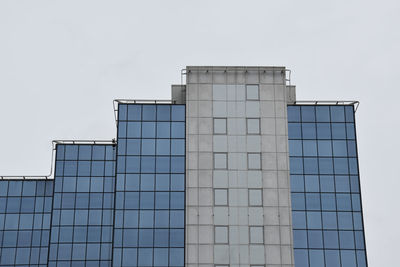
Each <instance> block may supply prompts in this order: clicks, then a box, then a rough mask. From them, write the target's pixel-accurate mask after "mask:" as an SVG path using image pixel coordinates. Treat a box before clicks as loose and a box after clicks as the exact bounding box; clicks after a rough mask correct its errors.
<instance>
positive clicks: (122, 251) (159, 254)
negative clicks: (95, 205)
mask: <svg viewBox="0 0 400 267" xmlns="http://www.w3.org/2000/svg"><path fill="white" fill-rule="evenodd" d="M120 108H121V105H120ZM123 109H126V110H127V111H128V116H127V117H125V116H124V117H120V118H119V121H118V136H119V139H118V143H119V145H118V152H117V155H118V156H117V183H116V196H115V200H116V202H115V225H114V227H115V228H114V249H113V266H183V265H184V205H185V191H184V190H185V177H184V175H185V106H184V105H148V104H143V105H137V104H129V105H126V107H125V108H123Z"/></svg>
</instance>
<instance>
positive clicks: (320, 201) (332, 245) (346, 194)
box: [288, 105, 366, 267]
mask: <svg viewBox="0 0 400 267" xmlns="http://www.w3.org/2000/svg"><path fill="white" fill-rule="evenodd" d="M288 135H289V151H290V152H289V154H290V180H291V194H292V196H291V197H292V218H293V239H294V255H295V266H296V267H304V266H311V267H321V266H327V267H340V266H342V267H365V266H366V254H365V244H364V231H363V219H362V210H361V200H360V186H359V176H358V161H357V145H356V135H355V124H354V107H353V106H351V105H350V106H346V105H331V106H328V105H327V106H324V105H316V106H310V105H294V106H288Z"/></svg>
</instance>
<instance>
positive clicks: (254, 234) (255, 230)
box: [250, 226, 264, 244]
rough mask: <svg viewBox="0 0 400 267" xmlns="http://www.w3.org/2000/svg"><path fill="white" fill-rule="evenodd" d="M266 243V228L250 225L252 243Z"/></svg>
mask: <svg viewBox="0 0 400 267" xmlns="http://www.w3.org/2000/svg"><path fill="white" fill-rule="evenodd" d="M263 243H264V228H263V227H262V226H250V244H263Z"/></svg>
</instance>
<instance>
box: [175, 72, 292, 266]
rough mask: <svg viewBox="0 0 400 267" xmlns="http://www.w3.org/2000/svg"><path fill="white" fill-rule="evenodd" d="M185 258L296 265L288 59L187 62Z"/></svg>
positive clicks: (201, 262)
mask: <svg viewBox="0 0 400 267" xmlns="http://www.w3.org/2000/svg"><path fill="white" fill-rule="evenodd" d="M186 72H187V74H186V75H187V77H186V78H187V79H186V90H184V89H183V88H182V87H175V88H176V89H175V91H174V92H173V94H172V96H173V100H174V99H175V100H177V101H179V102H181V101H182V98H183V96H184V98H185V99H186V101H185V102H186V122H187V124H186V140H187V146H186V155H187V157H186V161H187V162H186V174H187V176H186V238H185V246H186V250H185V253H186V254H185V258H186V259H185V265H186V266H192V267H194V266H203V267H211V266H228V265H229V266H237V267H239V266H243V267H249V266H271V267H277V266H294V260H293V238H292V221H291V201H290V188H289V187H290V177H289V162H288V132H287V110H286V106H287V103H288V102H294V101H295V88H294V87H293V86H290V87H287V86H286V77H285V68H284V67H187V69H186Z"/></svg>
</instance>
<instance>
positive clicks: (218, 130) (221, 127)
mask: <svg viewBox="0 0 400 267" xmlns="http://www.w3.org/2000/svg"><path fill="white" fill-rule="evenodd" d="M214 134H226V118H214Z"/></svg>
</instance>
